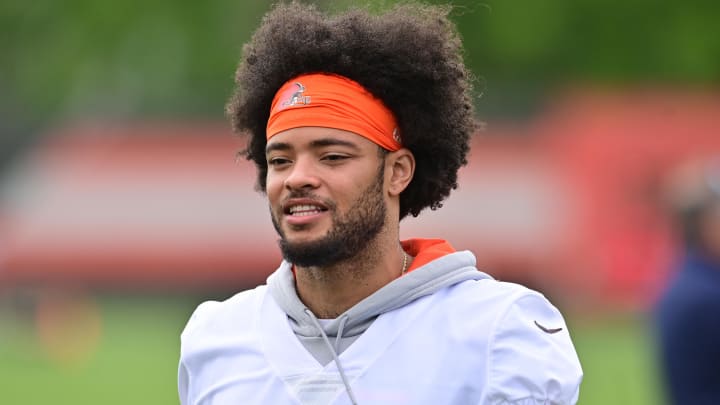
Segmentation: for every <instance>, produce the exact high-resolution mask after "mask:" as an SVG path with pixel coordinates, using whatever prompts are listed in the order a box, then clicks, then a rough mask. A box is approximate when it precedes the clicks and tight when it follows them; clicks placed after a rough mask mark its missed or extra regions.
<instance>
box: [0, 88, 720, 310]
mask: <svg viewBox="0 0 720 405" xmlns="http://www.w3.org/2000/svg"><path fill="white" fill-rule="evenodd" d="M719 117H720V95H718V94H697V93H678V92H661V91H636V92H634V93H612V92H599V91H593V92H572V93H569V94H567V95H566V96H564V97H561V98H560V101H558V102H557V103H555V104H553V105H551V106H550V107H549V108H548V109H547V111H546V112H545V113H544V114H542V115H541V116H540V117H538V118H537V119H536V120H535V121H533V122H531V123H529V124H527V125H522V126H520V125H517V124H515V125H514V126H513V125H501V124H492V123H491V124H490V125H489V128H488V130H487V131H484V132H482V133H480V134H478V136H476V137H475V138H474V140H473V146H472V151H471V156H470V164H469V165H468V166H467V167H466V168H464V169H463V170H462V171H461V174H460V188H459V189H458V190H456V192H455V193H454V194H453V195H452V196H451V197H450V198H449V199H448V201H447V202H446V203H445V206H444V207H443V208H442V209H440V210H439V211H436V212H430V211H428V212H424V213H423V214H421V216H420V217H419V218H418V219H408V220H405V221H404V225H403V227H402V228H403V231H402V234H403V236H404V237H442V238H446V239H448V240H449V241H450V242H451V243H452V244H453V245H454V246H455V247H456V248H458V249H470V250H472V251H473V252H475V253H476V256H477V257H478V267H479V268H481V269H483V270H486V271H488V272H490V273H491V274H494V275H495V276H497V277H498V278H500V279H508V280H517V281H522V282H524V283H526V284H530V285H531V286H533V287H536V288H539V289H541V290H542V291H545V292H546V293H548V294H550V295H553V296H554V298H556V299H560V300H563V299H565V300H567V301H570V300H572V302H573V303H579V304H583V303H589V304H595V303H605V304H609V305H613V306H618V305H619V306H621V307H623V308H635V309H637V308H639V307H644V306H646V305H647V303H648V302H649V300H650V299H652V298H653V296H654V294H655V293H656V292H657V290H658V288H659V287H660V286H661V285H662V284H663V282H664V280H665V279H666V277H667V274H668V272H667V269H668V268H669V265H670V262H671V260H673V257H674V254H675V249H676V248H675V240H674V235H673V232H672V228H671V225H670V222H669V219H668V217H667V215H666V214H665V212H664V211H663V207H662V205H661V198H660V184H661V180H662V178H663V176H664V173H665V172H667V171H668V170H669V169H670V168H672V167H674V166H675V165H677V164H678V163H680V162H682V161H684V160H687V159H689V158H691V157H699V156H709V155H712V154H718V153H719V152H720V135H718V133H719V132H720V118H719ZM503 135H506V136H503ZM243 146H244V141H243V140H242V139H241V138H237V137H235V136H233V135H232V134H230V132H229V129H228V128H227V126H226V125H224V124H202V123H201V124H198V123H169V124H158V123H140V124H133V125H85V126H80V127H74V128H67V129H65V130H63V131H60V132H58V133H54V134H50V136H48V137H47V138H46V140H45V141H44V142H43V143H41V144H39V145H37V147H36V148H35V149H34V150H33V151H31V153H30V154H29V156H27V158H26V159H25V160H24V161H23V162H22V163H21V164H20V165H19V166H18V167H17V169H16V171H15V172H13V173H10V174H9V176H8V177H7V179H8V181H6V183H5V188H4V191H5V194H4V199H3V200H2V202H3V205H1V206H0V282H2V283H10V284H46V283H83V284H89V285H98V286H105V287H107V286H110V287H123V288H141V287H142V288H183V289H186V288H226V289H230V290H232V289H237V288H242V287H246V286H250V285H254V284H257V283H259V282H262V281H263V280H264V279H265V277H267V275H268V274H269V273H270V272H272V271H273V270H274V269H275V267H276V266H277V264H278V262H279V259H280V256H279V253H278V249H277V246H276V236H275V233H274V230H273V228H272V225H271V222H270V219H269V214H268V211H267V205H266V203H265V200H264V196H263V195H262V194H260V193H258V192H256V191H255V190H254V187H253V186H254V178H255V171H254V168H253V167H252V165H251V164H249V163H248V162H246V161H245V160H244V159H238V158H237V157H236V152H237V151H238V150H240V149H241V148H242V147H243Z"/></svg>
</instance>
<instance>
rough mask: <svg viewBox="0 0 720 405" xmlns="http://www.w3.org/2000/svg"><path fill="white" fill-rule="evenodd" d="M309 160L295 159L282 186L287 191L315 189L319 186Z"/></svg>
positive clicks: (318, 180)
mask: <svg viewBox="0 0 720 405" xmlns="http://www.w3.org/2000/svg"><path fill="white" fill-rule="evenodd" d="M315 169H316V168H315V166H314V165H313V163H312V161H311V160H310V159H297V160H296V161H295V162H294V163H293V165H292V168H291V169H290V172H289V173H288V176H287V177H286V178H285V181H284V183H283V184H284V186H285V188H286V189H288V190H298V189H303V188H305V189H315V188H317V187H319V186H320V178H319V177H318V173H317V171H316V170H315Z"/></svg>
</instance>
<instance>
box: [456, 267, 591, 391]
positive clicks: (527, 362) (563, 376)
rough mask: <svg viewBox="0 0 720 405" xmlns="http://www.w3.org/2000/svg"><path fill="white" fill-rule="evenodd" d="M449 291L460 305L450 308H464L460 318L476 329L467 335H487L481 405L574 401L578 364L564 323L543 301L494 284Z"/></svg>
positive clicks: (487, 282) (515, 287)
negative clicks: (485, 374)
mask: <svg viewBox="0 0 720 405" xmlns="http://www.w3.org/2000/svg"><path fill="white" fill-rule="evenodd" d="M454 290H455V291H453V292H452V293H451V295H456V296H457V299H460V300H462V304H461V305H459V306H457V305H455V306H453V307H454V308H456V307H464V308H465V310H464V311H462V312H463V314H462V316H463V318H465V319H466V320H469V322H468V323H469V324H470V325H471V327H472V328H475V329H476V330H475V331H474V332H473V331H467V332H468V333H471V334H472V333H481V334H483V335H484V334H485V332H484V331H487V336H486V337H485V338H486V339H487V355H486V361H487V370H488V373H487V382H486V388H487V389H486V391H485V392H486V397H485V401H484V402H483V403H489V404H505V403H522V404H525V403H527V404H536V403H537V404H545V403H552V404H574V403H575V402H576V401H577V398H578V394H579V386H580V382H581V380H582V375H583V374H582V368H581V366H580V361H579V359H578V357H577V354H576V352H575V348H574V346H573V343H572V340H571V338H570V334H569V331H568V328H567V325H566V323H565V320H564V319H563V317H562V315H561V313H560V311H559V310H558V309H557V308H556V307H555V306H554V305H553V304H552V303H550V301H548V299H547V298H545V297H544V296H543V295H542V294H540V293H539V292H537V291H534V290H531V289H528V288H526V287H524V286H521V285H518V284H513V283H506V282H500V281H495V280H478V281H466V282H463V283H460V284H458V285H457V286H455V287H454ZM481 314H483V315H481ZM473 319H477V320H479V321H476V322H473ZM481 328H482V329H481ZM478 329H479V330H478ZM481 331H482V332H481Z"/></svg>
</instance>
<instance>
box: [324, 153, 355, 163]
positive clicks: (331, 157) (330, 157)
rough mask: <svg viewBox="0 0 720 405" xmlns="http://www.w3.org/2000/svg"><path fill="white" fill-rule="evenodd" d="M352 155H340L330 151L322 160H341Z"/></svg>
mask: <svg viewBox="0 0 720 405" xmlns="http://www.w3.org/2000/svg"><path fill="white" fill-rule="evenodd" d="M349 158H350V156H347V155H340V154H337V153H328V154H327V155H325V156H323V157H322V160H325V161H330V162H339V161H342V160H345V159H349Z"/></svg>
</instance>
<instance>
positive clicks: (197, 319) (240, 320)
mask: <svg viewBox="0 0 720 405" xmlns="http://www.w3.org/2000/svg"><path fill="white" fill-rule="evenodd" d="M265 291H266V286H264V285H263V286H259V287H256V288H254V289H251V290H246V291H242V292H239V293H237V294H235V295H233V296H232V297H230V298H228V299H226V300H224V301H205V302H203V303H202V304H200V305H198V306H197V308H195V310H194V311H193V313H192V315H191V316H190V319H189V320H188V322H187V324H186V325H185V328H184V329H183V331H182V334H181V339H182V340H183V343H184V342H185V341H186V340H189V339H191V338H193V337H194V336H197V335H199V334H200V335H202V334H225V333H230V332H232V331H231V330H230V329H231V328H234V327H236V326H237V325H248V324H250V323H252V322H253V318H254V317H255V316H256V314H257V311H255V310H253V308H255V307H258V306H259V302H260V301H261V300H262V298H263V297H264V296H265Z"/></svg>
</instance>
